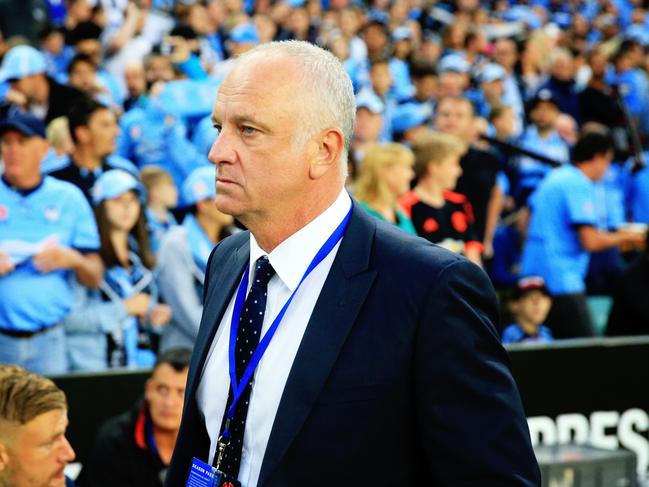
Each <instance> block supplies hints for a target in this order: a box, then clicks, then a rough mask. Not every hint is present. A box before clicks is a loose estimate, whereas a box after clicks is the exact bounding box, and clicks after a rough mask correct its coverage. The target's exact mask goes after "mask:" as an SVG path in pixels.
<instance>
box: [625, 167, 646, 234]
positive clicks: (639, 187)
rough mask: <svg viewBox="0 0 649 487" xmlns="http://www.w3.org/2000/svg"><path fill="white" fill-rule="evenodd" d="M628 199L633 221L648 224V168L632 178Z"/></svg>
mask: <svg viewBox="0 0 649 487" xmlns="http://www.w3.org/2000/svg"><path fill="white" fill-rule="evenodd" d="M629 197H630V202H629V203H630V206H631V215H633V221H634V222H639V223H648V224H649V166H647V167H645V168H644V169H642V170H641V171H639V172H638V173H636V174H635V175H634V176H633V178H632V180H631V190H630V194H629Z"/></svg>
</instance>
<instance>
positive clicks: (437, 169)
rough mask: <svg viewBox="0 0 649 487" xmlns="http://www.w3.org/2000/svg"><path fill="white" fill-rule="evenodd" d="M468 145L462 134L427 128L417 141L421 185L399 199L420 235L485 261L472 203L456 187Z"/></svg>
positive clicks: (416, 162)
mask: <svg viewBox="0 0 649 487" xmlns="http://www.w3.org/2000/svg"><path fill="white" fill-rule="evenodd" d="M466 149H467V145H466V144H465V143H464V142H463V141H462V140H461V139H460V138H458V137H455V136H454V135H450V134H443V133H440V132H427V133H426V134H423V135H422V136H420V137H419V138H417V140H415V143H414V145H413V151H414V153H415V174H416V177H417V185H416V186H415V189H414V190H413V191H410V192H409V193H406V194H405V195H403V196H402V197H401V198H400V199H399V204H400V205H401V206H402V207H403V209H404V210H405V212H406V215H408V217H409V218H411V219H412V223H413V224H414V228H415V230H416V231H417V234H418V235H419V236H420V237H424V238H425V239H427V240H430V241H431V242H433V243H436V244H439V245H441V246H442V247H446V248H448V249H449V250H453V251H454V252H457V253H460V254H464V255H465V256H466V257H467V258H468V259H469V260H471V261H472V262H475V263H476V264H478V265H480V264H481V263H482V259H481V253H482V250H483V247H482V244H481V243H480V242H479V241H478V239H477V237H476V232H475V225H474V224H475V219H474V217H473V209H472V208H471V203H469V201H468V200H467V198H466V196H464V195H463V194H460V193H456V192H454V191H453V190H454V189H455V186H456V184H457V180H458V178H459V177H460V175H461V174H462V167H461V166H460V158H461V157H462V155H463V154H464V153H465V152H466Z"/></svg>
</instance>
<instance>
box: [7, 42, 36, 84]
mask: <svg viewBox="0 0 649 487" xmlns="http://www.w3.org/2000/svg"><path fill="white" fill-rule="evenodd" d="M46 70H47V64H46V62H45V56H43V54H42V53H40V52H39V51H37V50H36V49H34V48H33V47H31V46H15V47H12V48H11V49H10V50H9V52H7V54H6V55H5V57H4V59H3V61H2V68H0V82H3V81H8V80H12V79H22V78H25V77H27V76H31V75H33V74H38V73H44V72H45V71H46Z"/></svg>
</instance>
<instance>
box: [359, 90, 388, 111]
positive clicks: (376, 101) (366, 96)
mask: <svg viewBox="0 0 649 487" xmlns="http://www.w3.org/2000/svg"><path fill="white" fill-rule="evenodd" d="M359 108H366V109H368V110H369V111H370V112H372V113H383V111H384V110H385V105H384V104H383V102H382V101H381V99H380V98H379V97H378V96H377V95H376V94H374V93H372V92H371V91H367V90H365V91H361V92H360V93H359V94H358V95H357V96H356V110H358V109H359Z"/></svg>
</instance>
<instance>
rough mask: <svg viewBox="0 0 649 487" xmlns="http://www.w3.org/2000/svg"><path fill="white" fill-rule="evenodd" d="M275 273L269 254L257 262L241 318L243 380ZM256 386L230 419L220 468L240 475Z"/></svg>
mask: <svg viewBox="0 0 649 487" xmlns="http://www.w3.org/2000/svg"><path fill="white" fill-rule="evenodd" d="M273 275H275V269H273V266H272V265H270V261H269V260H268V257H267V256H265V255H264V256H263V257H260V258H259V259H257V262H255V270H254V275H253V277H252V284H251V287H250V291H249V292H248V296H247V297H246V302H245V303H244V305H243V309H242V310H241V317H240V318H239V330H238V333H237V341H236V350H235V360H236V370H237V380H241V376H242V375H243V372H244V371H245V370H246V366H247V365H248V362H249V361H250V358H251V357H252V354H253V353H254V351H255V349H256V348H257V345H258V344H259V338H260V336H261V326H262V324H263V322H264V312H265V310H266V294H267V292H268V281H270V279H271V278H272V277H273ZM251 390H252V381H251V383H250V384H248V386H246V388H245V390H244V391H243V394H242V395H241V398H240V399H239V401H238V402H237V406H236V409H235V414H234V419H233V420H232V422H231V423H230V432H231V433H232V437H231V439H230V443H229V444H228V446H227V447H226V448H225V451H224V453H223V460H222V462H221V465H220V470H222V471H223V472H225V473H227V474H229V475H231V476H232V477H234V478H236V477H237V476H238V475H239V466H240V464H241V450H242V448H243V433H244V431H245V428H246V416H247V415H248V403H249V402H250V391H251ZM232 399H233V393H232V387H230V392H229V394H228V402H227V404H226V406H225V411H226V414H225V415H224V416H227V411H228V409H229V408H230V405H231V404H232ZM224 426H225V417H224V420H223V423H222V424H221V434H223V429H224Z"/></svg>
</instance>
